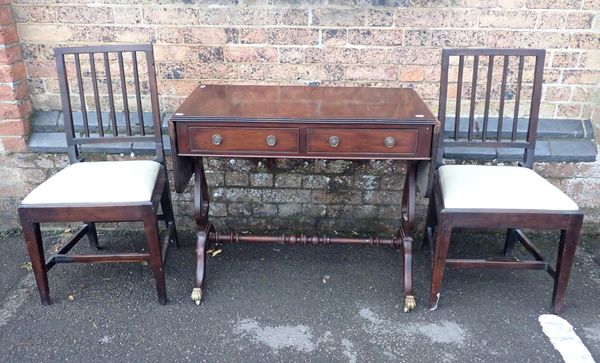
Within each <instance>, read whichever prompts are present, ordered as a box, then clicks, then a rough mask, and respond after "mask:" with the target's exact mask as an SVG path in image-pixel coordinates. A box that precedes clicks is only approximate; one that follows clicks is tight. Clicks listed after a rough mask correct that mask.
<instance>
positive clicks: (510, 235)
mask: <svg viewBox="0 0 600 363" xmlns="http://www.w3.org/2000/svg"><path fill="white" fill-rule="evenodd" d="M517 240H518V234H517V231H515V229H514V228H509V229H508V230H507V231H506V240H505V242H504V250H503V251H502V254H503V255H504V256H512V252H513V249H514V248H515V244H516V243H517Z"/></svg>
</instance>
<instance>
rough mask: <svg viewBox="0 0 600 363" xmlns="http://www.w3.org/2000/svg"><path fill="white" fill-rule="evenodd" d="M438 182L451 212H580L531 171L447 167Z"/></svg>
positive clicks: (565, 196)
mask: <svg viewBox="0 0 600 363" xmlns="http://www.w3.org/2000/svg"><path fill="white" fill-rule="evenodd" d="M439 181H440V186H441V189H442V195H443V200H444V207H445V208H448V209H519V210H560V211H576V210H579V208H578V207H577V204H575V202H573V200H571V198H569V197H568V196H567V195H566V194H564V193H563V192H562V191H560V190H559V189H558V188H557V187H555V186H554V185H552V184H551V183H550V182H548V181H547V180H546V179H544V178H543V177H541V176H540V175H538V174H537V173H536V172H535V171H533V170H531V169H529V168H523V167H518V166H486V165H444V166H441V167H440V168H439Z"/></svg>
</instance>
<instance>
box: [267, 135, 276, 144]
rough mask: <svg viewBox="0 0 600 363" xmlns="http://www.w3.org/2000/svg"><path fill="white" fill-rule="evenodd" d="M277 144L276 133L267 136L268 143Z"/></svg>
mask: <svg viewBox="0 0 600 363" xmlns="http://www.w3.org/2000/svg"><path fill="white" fill-rule="evenodd" d="M275 144H277V136H275V135H269V136H267V145H269V146H275Z"/></svg>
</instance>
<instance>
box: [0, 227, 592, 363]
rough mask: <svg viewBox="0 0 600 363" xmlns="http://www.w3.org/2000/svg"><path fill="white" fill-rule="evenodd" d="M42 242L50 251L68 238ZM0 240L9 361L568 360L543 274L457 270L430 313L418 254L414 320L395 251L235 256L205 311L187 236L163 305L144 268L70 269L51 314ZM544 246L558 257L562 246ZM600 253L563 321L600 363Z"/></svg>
mask: <svg viewBox="0 0 600 363" xmlns="http://www.w3.org/2000/svg"><path fill="white" fill-rule="evenodd" d="M45 235H46V241H47V249H48V250H52V249H56V247H57V245H59V244H60V243H61V241H64V239H65V236H64V235H63V234H60V233H58V234H57V233H55V234H51V233H45ZM459 235H460V236H457V237H461V239H462V240H464V242H460V243H458V242H457V243H455V244H454V245H453V246H452V247H451V254H457V253H461V252H462V253H466V254H467V255H470V256H474V255H480V256H485V255H486V254H489V253H490V252H493V251H497V250H498V249H499V248H500V247H501V244H494V243H492V242H490V240H493V238H492V237H500V238H501V236H500V235H495V234H493V233H489V232H488V233H472V234H471V233H470V234H465V233H459ZM0 237H1V238H0V361H5V362H15V361H41V360H45V361H46V360H47V361H67V360H70V361H73V360H75V361H106V360H108V361H125V360H127V361H139V360H151V361H188V360H189V361H207V362H215V361H217V362H231V361H243V362H253V361H266V360H268V361H294V362H295V361H299V362H303V361H316V362H338V361H339V362H363V361H366V362H383V361H394V362H399V361H400V362H402V361H407V362H408V361H410V362H433V361H448V362H454V361H456V362H474V361H475V362H476V361H485V362H489V361H492V362H495V361H498V362H506V361H519V362H525V361H534V362H538V361H539V362H559V361H562V359H561V356H560V354H559V353H558V351H556V350H555V349H554V348H553V346H552V344H551V343H550V341H549V339H548V338H547V337H546V336H545V335H544V333H543V332H542V329H541V327H540V324H539V323H538V317H539V316H540V315H541V314H545V313H548V312H549V311H550V308H549V305H550V298H551V290H552V280H551V279H550V277H549V276H548V275H547V274H545V273H543V272H541V271H510V272H507V271H482V270H448V271H447V272H446V275H445V280H444V284H443V286H442V297H441V300H440V304H439V308H438V310H436V311H430V310H428V309H427V308H426V305H425V300H426V297H427V294H428V290H429V287H428V284H429V278H430V273H429V266H430V262H429V258H430V256H429V255H428V254H424V253H421V252H418V251H417V254H416V261H415V284H416V292H417V302H418V307H417V309H416V311H414V312H412V313H410V314H405V313H403V312H402V294H401V262H400V257H399V253H398V252H397V251H396V250H394V249H391V248H387V247H369V246H364V247H362V246H341V245H335V246H306V247H303V246H283V245H277V244H269V245H249V244H240V245H233V244H225V245H222V246H218V248H220V249H222V252H221V253H220V254H218V255H217V256H215V257H212V258H210V259H209V272H208V280H207V285H206V289H205V294H204V300H203V303H202V305H201V306H196V305H195V304H193V303H192V301H191V300H190V298H189V294H190V292H191V287H192V283H193V276H194V251H193V247H194V246H193V244H194V243H193V242H194V238H193V234H192V233H189V232H188V233H185V232H184V233H180V240H181V242H182V246H181V247H180V248H179V249H176V248H172V249H171V250H170V251H169V256H168V262H167V267H166V276H167V288H168V294H169V302H168V304H167V305H166V306H161V305H159V304H158V303H157V301H156V297H155V290H154V281H153V279H152V275H151V271H150V268H149V267H148V266H143V265H141V264H120V265H118V264H97V265H59V266H57V267H55V268H54V269H53V270H52V271H51V272H50V274H49V279H50V293H51V296H52V298H53V304H52V305H51V306H41V305H40V301H39V296H38V293H37V290H36V288H35V283H34V280H33V277H32V274H31V273H30V271H29V270H28V267H29V266H28V265H27V264H26V262H27V261H28V257H27V254H26V251H25V246H24V243H23V241H22V237H21V236H20V235H19V234H18V233H16V232H15V233H13V234H6V233H5V234H3V235H2V236H0ZM538 237H541V239H542V240H543V243H542V249H543V250H544V251H555V247H553V246H555V244H554V243H552V241H553V239H552V238H553V237H555V236H550V235H543V236H538ZM100 238H101V244H102V245H103V246H104V250H105V251H112V250H115V249H116V248H130V249H134V250H135V249H137V250H139V249H141V248H143V244H144V239H143V235H142V233H141V232H137V231H130V232H126V233H123V232H120V233H117V232H101V234H100ZM482 240H483V241H482ZM598 246H600V239H599V236H585V238H584V239H583V245H582V248H580V249H579V251H578V254H577V258H576V263H575V265H574V267H573V273H572V277H571V284H570V288H569V292H568V297H567V307H566V310H565V312H564V314H562V317H564V318H565V319H567V320H568V321H569V322H570V323H571V324H572V325H573V326H574V329H575V332H576V333H577V334H578V335H579V337H580V338H581V340H582V341H583V343H584V344H585V345H586V346H587V348H588V349H589V350H590V352H591V354H592V355H593V356H594V357H595V359H596V360H599V361H600V308H599V306H598V294H599V291H600V268H599V263H600V253H599V252H600V251H599V249H598ZM173 247H174V246H173ZM76 250H78V251H85V250H87V243H86V242H85V241H82V243H81V244H80V245H79V246H77V247H76ZM417 250H418V249H417Z"/></svg>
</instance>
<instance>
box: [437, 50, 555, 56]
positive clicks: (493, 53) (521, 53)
mask: <svg viewBox="0 0 600 363" xmlns="http://www.w3.org/2000/svg"><path fill="white" fill-rule="evenodd" d="M545 53H546V51H545V50H544V49H523V48H504V49H500V48H498V49H495V48H494V49H489V48H467V49H464V48H446V49H443V50H442V54H443V55H447V56H460V55H464V56H490V55H491V56H535V57H538V56H542V55H544V54H545Z"/></svg>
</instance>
